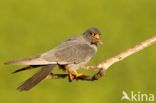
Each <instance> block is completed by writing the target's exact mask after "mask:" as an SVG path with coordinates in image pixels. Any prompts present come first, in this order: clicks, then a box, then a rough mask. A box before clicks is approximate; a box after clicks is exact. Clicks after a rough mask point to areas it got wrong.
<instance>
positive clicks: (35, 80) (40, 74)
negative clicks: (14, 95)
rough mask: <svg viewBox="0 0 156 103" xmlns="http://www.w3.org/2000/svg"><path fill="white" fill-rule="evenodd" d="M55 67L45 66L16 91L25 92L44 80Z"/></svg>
mask: <svg viewBox="0 0 156 103" xmlns="http://www.w3.org/2000/svg"><path fill="white" fill-rule="evenodd" d="M54 67H55V65H47V66H44V67H43V68H41V70H40V71H38V72H37V73H36V74H34V75H33V76H32V77H31V78H29V79H27V80H26V81H25V82H24V83H23V84H22V85H20V86H19V87H18V88H17V89H18V90H20V91H27V90H30V89H31V88H33V87H34V86H36V85H37V84H38V83H40V82H41V81H42V80H43V79H44V78H46V77H47V76H48V75H49V74H50V73H51V70H52V68H54Z"/></svg>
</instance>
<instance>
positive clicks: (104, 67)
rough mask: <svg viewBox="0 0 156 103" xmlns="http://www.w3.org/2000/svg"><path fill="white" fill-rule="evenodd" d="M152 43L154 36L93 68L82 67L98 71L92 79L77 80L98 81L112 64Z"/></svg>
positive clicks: (55, 75) (57, 75)
mask: <svg viewBox="0 0 156 103" xmlns="http://www.w3.org/2000/svg"><path fill="white" fill-rule="evenodd" d="M154 43H156V36H154V37H152V38H149V39H147V40H145V41H143V42H141V43H139V44H137V45H135V46H134V47H132V48H129V49H127V50H126V51H123V52H121V53H119V54H117V55H116V56H114V57H112V58H109V59H107V60H105V61H102V62H101V63H98V64H96V65H93V66H88V67H84V69H86V70H93V69H99V71H98V73H96V74H95V75H93V76H92V77H89V76H86V77H84V78H77V80H87V81H94V80H98V79H99V78H100V77H102V76H103V75H104V73H105V71H106V70H107V69H108V68H109V67H110V66H111V65H112V64H114V63H116V62H119V61H121V60H123V59H125V58H127V57H128V56H130V55H133V54H135V53H137V52H138V51H141V50H143V49H145V48H146V47H148V46H151V45H152V44H154ZM67 76H68V75H67V74H51V75H49V77H50V79H58V78H65V77H67Z"/></svg>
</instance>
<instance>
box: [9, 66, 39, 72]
mask: <svg viewBox="0 0 156 103" xmlns="http://www.w3.org/2000/svg"><path fill="white" fill-rule="evenodd" d="M40 66H41V65H28V66H26V67H23V68H20V69H17V70H15V71H14V72H12V73H17V72H21V71H24V70H29V69H32V68H37V67H40Z"/></svg>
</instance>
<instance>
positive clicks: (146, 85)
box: [0, 0, 156, 103]
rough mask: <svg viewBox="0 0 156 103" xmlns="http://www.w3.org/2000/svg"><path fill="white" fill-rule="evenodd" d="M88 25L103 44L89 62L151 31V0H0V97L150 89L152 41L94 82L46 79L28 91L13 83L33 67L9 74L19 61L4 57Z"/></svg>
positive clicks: (27, 52) (80, 99)
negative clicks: (14, 61)
mask: <svg viewBox="0 0 156 103" xmlns="http://www.w3.org/2000/svg"><path fill="white" fill-rule="evenodd" d="M88 27H98V28H99V29H100V30H101V31H102V33H103V35H102V36H103V41H104V45H102V46H100V47H99V51H98V53H97V55H96V56H95V57H94V59H92V61H91V62H90V63H89V64H95V63H97V62H100V61H102V60H104V59H106V58H109V57H111V56H113V55H115V54H117V53H119V52H121V51H123V50H125V49H127V48H129V47H131V46H133V45H135V44H136V43H138V42H140V41H143V40H145V39H147V38H149V37H151V36H153V35H155V34H156V0H92V1H91V0H77V1H76V0H75V1H74V0H68V1H67V0H1V1H0V102H1V103H20V102H21V103H43V102H45V103H52V102H53V103H62V102H63V103H70V102H71V103H117V102H118V103H119V102H121V101H120V98H121V96H122V91H123V90H125V91H131V90H134V91H140V92H145V93H154V94H156V88H155V87H156V82H155V80H154V78H156V75H155V73H156V62H155V61H156V46H155V45H154V46H151V47H149V48H147V49H145V50H143V51H141V52H139V53H137V54H135V55H133V56H131V57H129V58H127V59H125V60H123V61H121V62H120V63H117V64H115V65H113V66H112V67H111V68H110V69H109V70H108V71H107V73H106V75H105V76H104V77H103V78H101V79H100V80H98V81H95V82H84V81H74V82H72V83H69V82H68V80H67V79H64V80H47V81H44V82H42V83H40V85H38V86H36V87H35V88H33V89H32V90H31V91H29V92H19V91H17V90H16V89H15V88H16V86H17V85H18V84H19V83H20V82H21V81H23V80H25V79H26V78H28V77H30V76H31V75H32V74H33V73H35V72H36V71H34V70H32V71H25V72H21V73H19V74H15V75H12V74H11V72H12V71H13V70H15V69H17V68H19V67H21V66H14V65H8V66H6V65H3V63H4V62H5V61H8V60H10V59H16V58H22V57H27V56H31V55H34V54H37V53H42V52H44V51H47V50H49V49H51V48H53V47H55V46H56V45H57V44H59V43H60V42H62V41H63V40H65V39H66V38H68V37H70V36H74V35H77V34H80V33H82V32H83V31H84V30H85V29H86V28H88ZM80 71H82V72H84V73H88V71H84V70H80ZM89 73H91V74H92V73H95V71H90V72H89Z"/></svg>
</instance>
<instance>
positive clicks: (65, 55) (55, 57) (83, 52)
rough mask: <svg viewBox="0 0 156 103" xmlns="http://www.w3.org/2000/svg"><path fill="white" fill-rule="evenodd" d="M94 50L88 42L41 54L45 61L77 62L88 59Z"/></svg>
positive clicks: (59, 62)
mask: <svg viewBox="0 0 156 103" xmlns="http://www.w3.org/2000/svg"><path fill="white" fill-rule="evenodd" d="M95 53H96V50H95V49H94V48H92V47H91V46H90V45H89V44H86V43H79V44H73V45H70V46H67V47H63V48H59V49H56V51H55V52H53V53H52V55H51V53H50V54H49V55H48V54H47V55H46V56H42V58H44V59H45V60H46V61H49V62H57V63H58V64H70V63H71V64H73V63H75V64H78V63H81V62H85V61H87V60H89V59H90V58H91V57H92V56H93V55H94V54H95Z"/></svg>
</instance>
